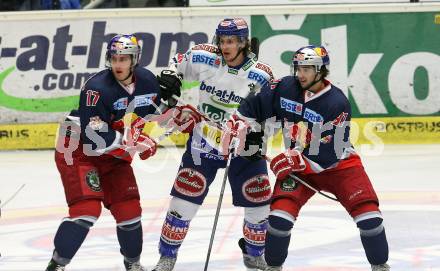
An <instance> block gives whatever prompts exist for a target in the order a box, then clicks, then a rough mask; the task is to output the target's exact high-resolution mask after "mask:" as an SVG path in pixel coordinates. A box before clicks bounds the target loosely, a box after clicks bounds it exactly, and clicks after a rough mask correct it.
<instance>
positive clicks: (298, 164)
mask: <svg viewBox="0 0 440 271" xmlns="http://www.w3.org/2000/svg"><path fill="white" fill-rule="evenodd" d="M270 169H271V170H272V171H273V173H274V174H275V176H276V178H277V180H283V179H285V178H287V177H288V176H289V174H290V173H292V172H300V171H303V170H304V169H306V164H305V162H304V159H303V157H302V154H301V153H300V152H299V151H297V150H295V149H288V150H287V151H285V152H283V153H280V154H278V155H277V156H275V157H274V158H273V159H272V161H271V162H270Z"/></svg>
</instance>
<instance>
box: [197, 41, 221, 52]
mask: <svg viewBox="0 0 440 271" xmlns="http://www.w3.org/2000/svg"><path fill="white" fill-rule="evenodd" d="M191 50H193V51H206V52H210V53H215V54H217V53H219V50H218V48H217V46H214V45H212V44H209V43H204V44H197V45H195V46H194V47H192V48H191Z"/></svg>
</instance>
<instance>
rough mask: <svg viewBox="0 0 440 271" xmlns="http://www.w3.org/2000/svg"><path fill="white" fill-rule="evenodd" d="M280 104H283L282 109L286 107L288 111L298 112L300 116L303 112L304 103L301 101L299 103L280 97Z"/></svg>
mask: <svg viewBox="0 0 440 271" xmlns="http://www.w3.org/2000/svg"><path fill="white" fill-rule="evenodd" d="M280 106H281V109H284V110H286V111H287V112H290V113H294V114H297V115H300V116H301V114H302V110H303V105H302V104H301V103H298V102H295V101H292V100H289V99H286V98H283V97H281V98H280Z"/></svg>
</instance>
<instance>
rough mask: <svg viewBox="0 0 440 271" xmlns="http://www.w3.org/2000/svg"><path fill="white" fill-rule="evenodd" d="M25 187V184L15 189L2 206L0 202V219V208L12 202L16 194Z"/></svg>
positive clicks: (0, 211)
mask: <svg viewBox="0 0 440 271" xmlns="http://www.w3.org/2000/svg"><path fill="white" fill-rule="evenodd" d="M25 185H26V184H22V185H21V186H20V187H19V188H18V189H17V191H15V192H14V194H12V196H10V197H9V199H7V200H6V201H5V202H4V203H3V204H1V201H0V217H1V216H2V208H3V207H5V206H6V204H8V203H9V202H10V201H11V200H13V199H14V198H15V196H17V194H18V193H19V192H20V191H21V189H23V187H24V186H25Z"/></svg>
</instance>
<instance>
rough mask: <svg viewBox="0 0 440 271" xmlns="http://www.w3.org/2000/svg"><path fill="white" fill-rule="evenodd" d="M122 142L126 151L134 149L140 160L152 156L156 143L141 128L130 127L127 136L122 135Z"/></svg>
mask: <svg viewBox="0 0 440 271" xmlns="http://www.w3.org/2000/svg"><path fill="white" fill-rule="evenodd" d="M122 144H123V145H124V146H125V147H126V148H127V149H126V151H128V152H132V151H136V152H138V153H139V157H140V158H141V159H142V160H146V159H148V158H150V157H151V156H153V155H154V154H155V153H156V150H157V143H156V141H154V140H153V139H152V138H151V137H149V136H148V135H147V134H146V133H144V132H142V130H141V129H137V128H135V127H132V128H131V129H130V132H129V134H128V136H126V135H124V139H123V140H122Z"/></svg>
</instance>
